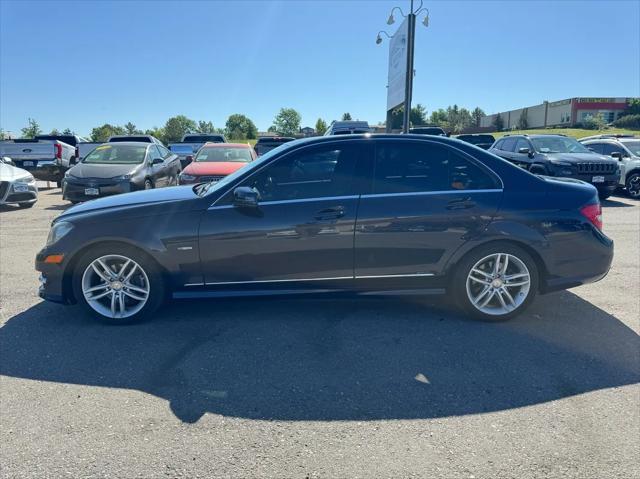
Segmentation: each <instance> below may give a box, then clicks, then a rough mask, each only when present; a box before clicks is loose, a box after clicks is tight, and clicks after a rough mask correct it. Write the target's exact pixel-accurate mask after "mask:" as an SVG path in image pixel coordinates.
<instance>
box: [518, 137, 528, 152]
mask: <svg viewBox="0 0 640 479" xmlns="http://www.w3.org/2000/svg"><path fill="white" fill-rule="evenodd" d="M520 148H529V149H531V147H530V146H529V142H528V141H527V140H525V139H524V138H518V141H517V142H516V149H515V152H516V153H518V152H519V151H520Z"/></svg>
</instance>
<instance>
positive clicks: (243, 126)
mask: <svg viewBox="0 0 640 479" xmlns="http://www.w3.org/2000/svg"><path fill="white" fill-rule="evenodd" d="M225 134H226V135H227V136H228V137H229V138H231V139H234V140H247V139H249V140H252V139H254V138H257V137H258V129H257V128H256V125H255V124H254V123H253V122H252V121H251V120H250V119H249V118H248V117H247V116H245V115H242V114H240V113H234V114H233V115H231V116H229V118H227V123H225Z"/></svg>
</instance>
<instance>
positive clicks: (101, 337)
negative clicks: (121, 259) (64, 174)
mask: <svg viewBox="0 0 640 479" xmlns="http://www.w3.org/2000/svg"><path fill="white" fill-rule="evenodd" d="M603 206H604V224H605V226H604V229H605V232H606V233H607V234H608V235H609V236H611V237H612V238H613V239H614V240H615V242H616V254H615V259H614V263H613V267H612V270H611V271H610V273H609V275H608V276H607V277H606V278H605V279H604V280H603V281H601V282H599V283H595V284H592V285H588V286H584V287H581V288H577V289H574V290H572V291H566V292H560V293H555V294H551V295H548V296H544V297H541V298H538V299H537V300H536V302H535V303H534V304H533V306H532V307H531V308H530V309H529V310H527V311H526V312H525V313H523V314H522V316H520V317H518V318H516V319H514V320H512V321H510V322H507V323H500V324H488V323H478V322H472V321H468V320H466V319H465V318H462V317H460V316H459V315H458V314H456V313H454V312H452V311H451V310H450V309H448V308H447V307H446V306H445V305H444V304H443V303H441V302H433V303H425V302H423V301H421V300H414V299H403V300H400V299H388V298H387V299H362V298H359V299H278V298H272V299H261V300H246V299H243V300H216V301H208V302H207V301H203V302H195V303H193V302H188V303H187V302H184V303H183V302H173V303H171V304H169V305H167V306H165V307H164V308H163V309H162V310H161V311H160V313H159V314H158V315H157V318H156V319H155V320H154V321H151V322H147V323H143V324H139V325H135V326H131V327H122V328H119V327H105V326H101V325H99V324H96V323H94V322H91V321H90V320H88V319H85V318H84V317H81V316H80V313H79V311H78V310H77V309H75V308H65V307H62V306H58V305H55V304H51V303H44V302H42V301H41V300H40V299H39V298H38V297H37V295H36V290H37V286H38V284H37V275H36V273H35V271H34V270H33V261H34V256H35V253H36V252H37V251H38V249H39V248H40V247H41V246H42V245H43V244H44V242H45V238H46V235H47V232H48V229H49V224H50V222H51V220H52V219H53V218H54V217H55V216H57V215H58V214H59V213H60V212H61V211H62V210H63V209H64V208H66V207H67V202H64V201H63V200H62V198H61V195H60V190H59V189H50V190H43V191H41V194H40V198H39V201H38V203H37V204H36V206H35V207H34V208H33V209H31V210H18V209H17V208H11V207H7V208H3V209H2V210H1V211H0V251H1V254H0V269H1V273H0V308H1V321H2V328H0V373H1V374H2V376H1V379H0V394H1V396H0V399H1V404H0V414H1V427H0V434H1V437H0V441H1V444H2V446H1V447H0V454H1V457H0V461H1V463H2V468H1V469H0V470H1V471H2V476H3V477H27V476H29V477H32V476H42V477H47V476H48V477H77V476H86V475H96V476H109V475H110V476H117V477H125V476H126V477H159V476H162V477H181V476H185V477H205V476H206V477H210V476H218V477H225V476H230V475H234V476H258V475H261V476H292V477H307V476H308V477H327V476H330V477H338V476H339V477H345V476H346V477H371V476H403V477H404V476H408V477H410V476H435V475H440V476H443V477H476V478H478V477H513V476H517V477H557V476H560V475H570V476H573V477H600V476H602V475H603V472H605V471H606V475H607V476H609V477H635V476H638V475H640V467H639V465H638V461H637V457H636V453H637V451H638V448H639V446H640V417H639V415H638V411H639V410H640V387H639V385H638V383H639V381H640V357H639V355H638V354H639V353H638V351H639V348H640V338H639V336H638V334H639V333H640V324H639V310H638V308H639V304H638V301H639V299H638V290H639V289H640V264H639V263H640V250H639V248H640V247H639V244H640V238H639V236H640V232H639V229H640V203H638V202H637V201H633V200H630V199H627V198H625V197H622V196H614V197H612V198H611V199H610V200H609V201H605V202H604V204H603Z"/></svg>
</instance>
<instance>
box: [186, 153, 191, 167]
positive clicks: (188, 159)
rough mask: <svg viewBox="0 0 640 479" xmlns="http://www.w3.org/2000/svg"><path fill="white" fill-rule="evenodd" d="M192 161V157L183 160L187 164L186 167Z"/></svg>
mask: <svg viewBox="0 0 640 479" xmlns="http://www.w3.org/2000/svg"><path fill="white" fill-rule="evenodd" d="M192 161H193V155H187V157H186V158H185V162H186V163H187V165H188V164H189V163H191V162H192Z"/></svg>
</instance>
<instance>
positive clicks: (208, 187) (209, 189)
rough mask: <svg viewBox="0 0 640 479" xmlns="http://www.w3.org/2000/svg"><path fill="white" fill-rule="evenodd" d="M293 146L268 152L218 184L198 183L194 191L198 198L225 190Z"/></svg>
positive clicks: (288, 144)
mask: <svg viewBox="0 0 640 479" xmlns="http://www.w3.org/2000/svg"><path fill="white" fill-rule="evenodd" d="M291 144H292V143H291V142H288V143H283V144H282V145H280V146H278V147H276V148H274V149H273V150H271V151H268V152H267V153H265V154H264V155H262V156H261V157H260V158H258V159H257V160H255V161H252V162H251V163H250V164H249V165H247V166H245V167H243V168H240V169H239V170H236V171H234V172H233V173H231V174H230V175H227V176H225V177H224V178H222V179H221V180H220V181H218V182H208V183H198V184H197V185H195V186H194V187H193V191H194V192H195V194H196V195H198V196H205V195H207V194H209V193H213V192H214V191H218V190H219V189H220V188H223V187H224V186H226V185H228V184H229V183H232V182H233V181H235V179H236V178H238V177H239V176H241V175H244V174H245V173H247V171H248V170H254V169H256V168H260V166H261V165H263V164H264V163H265V162H267V161H269V160H270V159H271V158H273V157H274V155H277V154H279V153H280V152H282V151H285V150H287V149H289V148H291Z"/></svg>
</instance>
